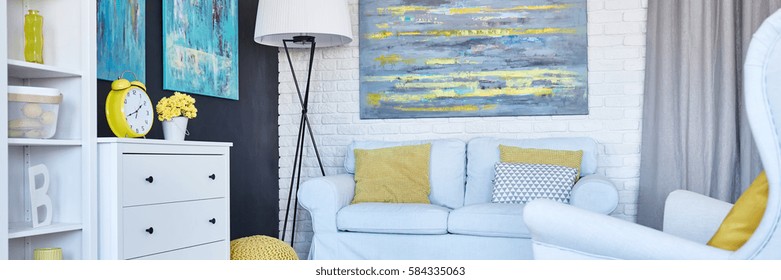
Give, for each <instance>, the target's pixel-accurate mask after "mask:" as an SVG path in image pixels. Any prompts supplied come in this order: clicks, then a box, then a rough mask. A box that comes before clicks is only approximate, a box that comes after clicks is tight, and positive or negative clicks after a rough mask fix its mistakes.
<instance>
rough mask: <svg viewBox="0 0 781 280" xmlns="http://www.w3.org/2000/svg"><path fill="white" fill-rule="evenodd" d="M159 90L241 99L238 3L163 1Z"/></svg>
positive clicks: (222, 1) (233, 0)
mask: <svg viewBox="0 0 781 280" xmlns="http://www.w3.org/2000/svg"><path fill="white" fill-rule="evenodd" d="M163 44H164V46H163V88H164V89H167V90H174V91H181V92H187V93H193V94H201V95H208V96H214V97H220V98H227V99H234V100H238V99H239V36H238V2H237V0H211V1H191V0H163Z"/></svg>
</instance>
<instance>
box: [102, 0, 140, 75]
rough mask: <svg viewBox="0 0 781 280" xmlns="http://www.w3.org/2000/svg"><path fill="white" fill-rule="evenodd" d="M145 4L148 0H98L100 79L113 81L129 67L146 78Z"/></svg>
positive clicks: (131, 70) (128, 69)
mask: <svg viewBox="0 0 781 280" xmlns="http://www.w3.org/2000/svg"><path fill="white" fill-rule="evenodd" d="M145 7H146V0H98V18H97V20H98V22H97V29H98V30H97V40H98V42H97V47H98V53H97V59H98V62H97V64H98V65H97V68H98V79H101V80H108V81H113V80H116V79H117V78H118V77H119V76H120V75H122V72H124V71H130V72H133V73H134V74H135V75H136V79H138V80H139V81H141V82H146V19H145V14H146V13H145V12H144V9H145ZM126 78H128V79H131V78H132V76H131V75H127V76H126Z"/></svg>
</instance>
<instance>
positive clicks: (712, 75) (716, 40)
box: [637, 0, 781, 229]
mask: <svg viewBox="0 0 781 280" xmlns="http://www.w3.org/2000/svg"><path fill="white" fill-rule="evenodd" d="M779 7H781V0H718V1H713V0H685V1H677V0H650V1H648V25H647V34H646V35H647V51H646V75H645V94H644V100H643V136H642V148H641V162H640V194H639V198H638V213H637V222H638V223H640V224H643V225H646V226H650V227H653V228H657V229H661V227H662V218H663V213H664V201H665V199H666V198H667V195H668V194H669V193H670V192H672V191H674V190H678V189H685V190H690V191H694V192H698V193H701V194H704V195H708V196H710V197H713V198H716V199H720V200H724V201H729V202H734V201H735V199H737V197H738V196H739V195H740V194H741V193H742V191H743V190H745V188H746V187H747V186H748V184H749V183H750V182H751V181H752V180H753V178H754V177H755V176H756V175H757V174H758V173H759V170H760V169H761V166H760V163H759V157H758V155H757V152H756V148H755V147H754V143H753V139H752V138H751V131H750V129H749V127H748V122H747V120H746V117H745V110H744V109H743V107H744V106H743V102H742V98H743V93H742V91H743V90H742V77H741V75H742V74H741V73H742V64H743V58H744V57H745V53H746V50H747V49H748V44H749V42H750V40H751V35H752V34H753V33H754V31H756V29H757V28H758V27H759V25H760V24H761V23H762V21H763V20H764V19H765V18H767V16H769V15H770V14H771V13H772V12H773V11H775V10H777V9H778V8H779Z"/></svg>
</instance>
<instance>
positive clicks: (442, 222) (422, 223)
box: [336, 202, 450, 234]
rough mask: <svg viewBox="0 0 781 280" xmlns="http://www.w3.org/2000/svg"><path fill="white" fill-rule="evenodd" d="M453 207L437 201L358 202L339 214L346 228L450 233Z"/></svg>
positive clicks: (340, 224)
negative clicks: (449, 215)
mask: <svg viewBox="0 0 781 280" xmlns="http://www.w3.org/2000/svg"><path fill="white" fill-rule="evenodd" d="M449 212H450V209H448V208H445V207H442V206H438V205H433V204H415V203H373V202H369V203H358V204H353V205H349V206H346V207H344V208H342V209H341V210H339V213H337V214H336V228H338V229H339V230H343V231H353V232H371V233H399V234H446V233H447V216H448V213H449Z"/></svg>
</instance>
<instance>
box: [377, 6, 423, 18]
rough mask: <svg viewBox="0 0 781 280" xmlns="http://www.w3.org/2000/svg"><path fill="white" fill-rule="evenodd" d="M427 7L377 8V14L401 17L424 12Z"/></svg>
mask: <svg viewBox="0 0 781 280" xmlns="http://www.w3.org/2000/svg"><path fill="white" fill-rule="evenodd" d="M429 9H430V8H429V7H424V6H393V7H387V8H377V13H378V14H380V15H387V14H392V15H395V16H401V15H404V14H406V13H409V12H425V11H428V10H429Z"/></svg>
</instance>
